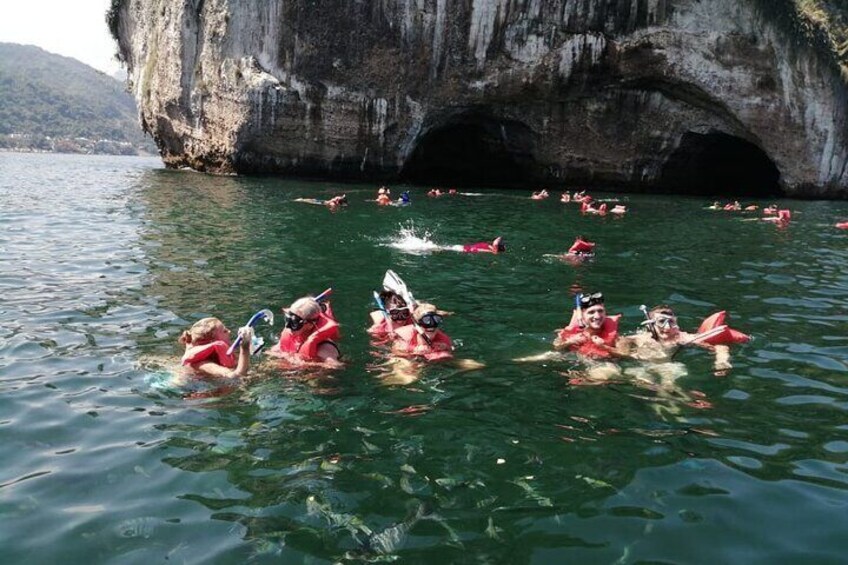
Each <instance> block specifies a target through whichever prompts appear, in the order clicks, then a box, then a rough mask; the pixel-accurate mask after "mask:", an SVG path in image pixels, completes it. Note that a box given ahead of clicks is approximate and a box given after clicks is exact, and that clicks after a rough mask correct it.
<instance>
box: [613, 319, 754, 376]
mask: <svg viewBox="0 0 848 565" xmlns="http://www.w3.org/2000/svg"><path fill="white" fill-rule="evenodd" d="M643 308H644V307H643ZM722 321H723V318H722ZM642 325H643V326H645V327H646V328H647V331H641V332H638V333H636V334H633V335H629V336H625V337H622V338H621V339H619V340H618V345H617V349H618V353H619V354H620V355H621V356H623V357H629V358H632V359H638V360H640V361H648V362H651V363H666V362H670V361H671V360H672V358H673V357H674V355H675V354H676V353H677V352H678V351H679V350H680V348H682V347H685V346H688V345H697V346H698V347H702V348H704V349H707V350H709V351H712V352H713V353H714V354H715V362H714V365H713V366H714V369H715V371H716V372H724V371H727V370H729V369H731V368H732V366H731V364H730V348H729V347H728V346H727V345H725V344H724V343H720V342H722V341H724V338H723V337H721V336H720V335H719V334H721V333H722V332H724V331H732V332H735V330H729V328H727V327H726V326H721V329H720V328H718V327H717V328H714V329H712V328H711V329H710V330H708V331H707V332H704V333H703V334H698V335H694V334H690V333H687V332H683V331H681V330H680V327H679V326H678V325H677V316H676V315H675V313H674V310H672V308H671V307H670V306H668V305H666V304H662V305H659V306H655V307H653V308H652V309H651V310H649V311H648V312H647V320H646V321H645V322H642ZM716 330H717V331H716ZM709 334H715V335H709ZM736 334H738V336H740V337H739V338H738V339H737V341H740V342H741V341H747V339H748V336H745V335H744V334H741V333H739V332H736ZM708 335H709V337H707V336H708ZM710 342H712V343H710Z"/></svg>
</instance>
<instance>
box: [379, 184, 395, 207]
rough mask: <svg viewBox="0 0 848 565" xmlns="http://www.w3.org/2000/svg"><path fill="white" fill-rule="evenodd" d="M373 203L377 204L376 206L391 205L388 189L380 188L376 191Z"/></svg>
mask: <svg viewBox="0 0 848 565" xmlns="http://www.w3.org/2000/svg"><path fill="white" fill-rule="evenodd" d="M375 202H377V205H378V206H388V205H390V204H391V203H392V196H391V193H390V192H389V189H387V188H385V187H381V188H380V190H378V191H377V198H376V200H375Z"/></svg>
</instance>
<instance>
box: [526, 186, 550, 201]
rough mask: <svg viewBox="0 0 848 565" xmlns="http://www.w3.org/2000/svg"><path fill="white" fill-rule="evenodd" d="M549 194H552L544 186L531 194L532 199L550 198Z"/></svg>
mask: <svg viewBox="0 0 848 565" xmlns="http://www.w3.org/2000/svg"><path fill="white" fill-rule="evenodd" d="M549 196H550V194H548V191H547V190H545V189H544V188H543V189H542V190H540V191H539V192H534V193H533V194H532V195H531V196H530V199H531V200H544V199H546V198H548V197H549Z"/></svg>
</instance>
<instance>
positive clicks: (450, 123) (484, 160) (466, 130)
mask: <svg viewBox="0 0 848 565" xmlns="http://www.w3.org/2000/svg"><path fill="white" fill-rule="evenodd" d="M536 170H537V163H536V158H535V139H534V135H533V132H532V130H530V128H529V127H527V126H526V125H525V124H523V123H521V122H519V121H517V120H512V119H503V118H498V117H495V116H494V114H493V113H491V112H487V111H485V110H479V109H477V110H470V111H464V112H461V113H459V114H456V115H453V116H450V117H448V118H446V119H442V120H440V121H439V122H438V123H437V124H436V125H434V126H432V127H430V128H427V129H425V130H424V131H423V132H422V133H421V134H420V135H419V136H418V138H417V139H416V140H415V141H414V148H413V150H412V151H411V152H410V153H409V156H408V157H407V159H406V160H405V162H404V164H403V166H402V168H401V174H400V176H401V179H402V180H404V181H407V182H412V183H416V184H436V185H442V186H452V187H453V186H476V187H521V186H527V185H529V184H531V183H532V182H533V179H534V175H535V172H536Z"/></svg>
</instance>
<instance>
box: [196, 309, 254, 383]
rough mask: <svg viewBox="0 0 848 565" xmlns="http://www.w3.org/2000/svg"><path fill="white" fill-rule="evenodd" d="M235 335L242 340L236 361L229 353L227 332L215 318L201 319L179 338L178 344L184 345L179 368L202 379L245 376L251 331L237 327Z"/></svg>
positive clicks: (222, 324)
mask: <svg viewBox="0 0 848 565" xmlns="http://www.w3.org/2000/svg"><path fill="white" fill-rule="evenodd" d="M238 335H239V336H241V338H242V340H241V345H240V346H239V349H238V353H239V354H238V359H236V357H235V356H233V355H232V354H231V353H229V352H228V350H229V348H230V330H228V329H227V327H226V326H225V325H224V323H223V322H221V320H219V319H218V318H203V319H202V320H200V321H198V322H197V323H195V324H194V325H193V326H191V328H189V329H188V330H186V331H184V332H183V333H182V334H181V335H180V338H179V343H180V344H182V345H184V346H185V353H184V354H183V358H182V365H183V366H186V367H191V368H192V369H193V370H194V372H195V373H197V374H198V375H199V376H201V377H217V378H242V377H246V376H247V372H248V370H249V369H250V346H251V340H252V339H253V329H252V328H249V327H244V328H240V329H239V331H238Z"/></svg>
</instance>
